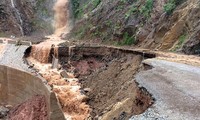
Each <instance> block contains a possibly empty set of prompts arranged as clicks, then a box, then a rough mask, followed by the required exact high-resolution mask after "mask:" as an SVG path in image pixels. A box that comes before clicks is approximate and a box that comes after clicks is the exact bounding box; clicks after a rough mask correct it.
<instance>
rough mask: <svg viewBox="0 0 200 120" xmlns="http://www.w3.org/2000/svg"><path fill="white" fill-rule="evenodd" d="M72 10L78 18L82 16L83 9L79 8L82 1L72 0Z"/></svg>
mask: <svg viewBox="0 0 200 120" xmlns="http://www.w3.org/2000/svg"><path fill="white" fill-rule="evenodd" d="M71 2H72V10H73V14H74V17H75V18H78V16H80V14H81V9H79V7H80V3H79V0H72V1H71Z"/></svg>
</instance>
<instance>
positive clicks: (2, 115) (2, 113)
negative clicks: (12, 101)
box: [0, 106, 9, 119]
mask: <svg viewBox="0 0 200 120" xmlns="http://www.w3.org/2000/svg"><path fill="white" fill-rule="evenodd" d="M8 112H9V109H8V108H7V107H5V106H0V119H6V117H7V115H8Z"/></svg>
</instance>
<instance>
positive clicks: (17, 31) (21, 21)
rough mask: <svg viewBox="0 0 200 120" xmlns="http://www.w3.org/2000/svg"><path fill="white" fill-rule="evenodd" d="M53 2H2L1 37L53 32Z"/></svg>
mask: <svg viewBox="0 0 200 120" xmlns="http://www.w3.org/2000/svg"><path fill="white" fill-rule="evenodd" d="M53 4H54V1H53V0H37V1H36V0H1V1H0V36H1V37H2V36H10V35H15V36H25V35H31V34H32V33H33V32H35V31H40V32H41V31H42V32H43V33H44V34H49V33H51V32H52V28H51V23H52V19H53V12H52V10H51V9H52V7H53Z"/></svg>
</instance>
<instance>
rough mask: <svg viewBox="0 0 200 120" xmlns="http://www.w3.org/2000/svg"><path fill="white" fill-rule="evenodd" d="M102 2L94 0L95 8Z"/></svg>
mask: <svg viewBox="0 0 200 120" xmlns="http://www.w3.org/2000/svg"><path fill="white" fill-rule="evenodd" d="M100 3H101V0H92V4H93V6H94V8H96V7H97V6H98V5H99V4H100Z"/></svg>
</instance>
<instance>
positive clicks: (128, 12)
mask: <svg viewBox="0 0 200 120" xmlns="http://www.w3.org/2000/svg"><path fill="white" fill-rule="evenodd" d="M137 10H138V9H137V8H136V7H135V5H132V6H131V8H130V9H129V10H128V11H127V12H126V14H125V19H127V18H129V17H130V15H132V14H133V13H135V12H137Z"/></svg>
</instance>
